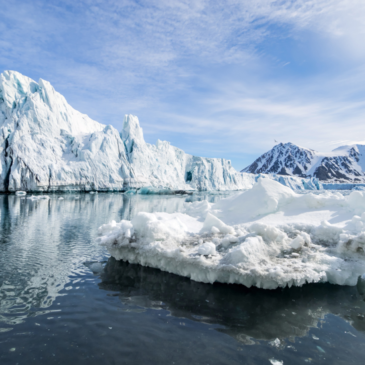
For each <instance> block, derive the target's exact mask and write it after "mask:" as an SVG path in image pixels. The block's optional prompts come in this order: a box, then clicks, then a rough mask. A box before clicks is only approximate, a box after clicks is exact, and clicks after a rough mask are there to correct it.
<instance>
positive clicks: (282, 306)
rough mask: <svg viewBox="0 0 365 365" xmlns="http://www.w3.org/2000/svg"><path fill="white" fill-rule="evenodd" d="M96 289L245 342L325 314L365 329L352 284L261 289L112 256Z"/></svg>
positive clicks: (292, 332) (292, 330)
mask: <svg viewBox="0 0 365 365" xmlns="http://www.w3.org/2000/svg"><path fill="white" fill-rule="evenodd" d="M101 280H102V282H101V283H100V284H99V286H100V288H101V289H105V290H111V291H117V292H119V298H120V300H121V301H122V302H123V304H125V305H127V306H129V307H130V306H138V307H144V308H153V309H166V310H169V311H170V312H171V314H172V315H173V316H175V317H184V318H187V319H190V320H193V321H198V322H204V323H209V324H213V325H216V326H217V330H218V331H221V332H224V333H226V334H228V335H230V336H232V337H234V338H236V339H237V340H239V341H241V342H244V343H246V344H250V343H254V341H256V340H267V341H275V340H276V339H279V341H276V342H277V343H278V342H280V344H281V343H282V342H283V340H288V339H289V340H294V339H295V337H302V336H305V335H307V333H308V331H309V330H310V329H311V328H316V327H317V325H318V322H319V321H320V320H323V319H325V316H326V315H327V314H330V313H332V314H334V315H336V316H340V317H342V318H344V319H346V320H347V321H348V322H349V323H351V325H352V326H353V327H354V328H355V329H356V330H358V331H362V332H365V321H364V320H362V319H361V317H360V316H361V315H363V314H364V313H365V302H364V299H365V293H364V294H361V293H360V292H359V290H358V289H357V287H356V286H355V287H349V286H334V285H330V284H311V285H306V286H303V287H295V288H291V289H288V288H286V289H277V290H273V291H266V290H262V289H257V288H251V289H248V288H245V287H244V286H240V285H225V284H215V285H207V284H203V283H198V282H194V281H190V280H188V279H186V278H183V277H181V276H177V275H172V274H169V273H166V272H161V271H160V270H156V269H151V268H146V267H142V266H140V265H133V264H128V263H126V262H123V261H117V260H115V259H114V258H113V257H111V258H110V259H109V260H108V262H107V264H106V266H105V269H104V272H103V273H102V275H101ZM280 344H279V345H280Z"/></svg>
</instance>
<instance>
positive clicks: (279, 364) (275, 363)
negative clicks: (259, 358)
mask: <svg viewBox="0 0 365 365" xmlns="http://www.w3.org/2000/svg"><path fill="white" fill-rule="evenodd" d="M269 361H270V362H271V364H272V365H283V364H284V362H283V361H280V360H276V359H270V360H269Z"/></svg>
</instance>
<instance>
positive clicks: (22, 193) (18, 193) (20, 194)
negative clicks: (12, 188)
mask: <svg viewBox="0 0 365 365" xmlns="http://www.w3.org/2000/svg"><path fill="white" fill-rule="evenodd" d="M15 195H18V196H24V195H27V192H26V191H21V190H19V191H17V192H16V193H15Z"/></svg>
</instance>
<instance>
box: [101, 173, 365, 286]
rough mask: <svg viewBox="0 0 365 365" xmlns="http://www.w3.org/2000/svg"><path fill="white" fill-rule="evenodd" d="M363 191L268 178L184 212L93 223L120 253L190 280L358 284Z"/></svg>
mask: <svg viewBox="0 0 365 365" xmlns="http://www.w3.org/2000/svg"><path fill="white" fill-rule="evenodd" d="M364 212H365V193H364V192H361V191H353V192H352V193H351V194H350V195H348V196H344V195H342V194H340V193H333V192H324V193H322V194H320V195H315V194H312V193H310V194H304V195H302V194H297V193H295V192H294V191H293V190H291V189H290V188H287V187H285V186H283V185H282V184H280V183H278V182H276V181H273V180H271V179H268V178H260V179H259V180H258V182H257V183H256V184H255V185H254V186H253V187H252V188H251V189H249V190H247V191H245V192H243V193H237V194H235V195H234V196H231V197H229V198H227V199H222V200H220V201H218V202H217V203H215V204H211V203H208V202H207V201H202V202H194V203H186V207H185V212H184V213H173V214H168V213H145V212H140V213H138V214H137V215H135V217H134V218H133V219H132V220H131V221H127V220H122V221H121V222H119V223H117V222H115V221H112V222H111V223H109V224H104V225H103V226H101V227H100V228H99V233H100V235H101V237H100V242H101V243H102V244H104V245H106V246H107V248H108V250H109V251H110V253H111V255H112V256H114V257H115V258H116V259H118V260H126V261H129V262H131V263H139V264H141V265H144V266H149V267H154V268H159V269H161V270H164V271H168V272H170V273H174V274H178V275H182V276H185V277H189V278H191V279H192V280H195V281H200V282H206V283H214V282H222V283H238V284H243V285H245V286H248V287H250V286H257V287H260V288H265V289H274V288H277V287H285V286H292V285H296V286H300V285H303V284H305V283H316V282H330V283H333V284H340V285H356V283H357V281H358V277H359V276H360V275H362V274H363V273H365V255H364V250H365V213H364Z"/></svg>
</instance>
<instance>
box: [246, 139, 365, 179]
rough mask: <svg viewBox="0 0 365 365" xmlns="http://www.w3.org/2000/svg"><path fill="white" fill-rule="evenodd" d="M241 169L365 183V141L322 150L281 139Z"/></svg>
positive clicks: (255, 172)
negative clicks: (330, 149) (284, 141)
mask: <svg viewBox="0 0 365 365" xmlns="http://www.w3.org/2000/svg"><path fill="white" fill-rule="evenodd" d="M241 172H248V173H252V174H260V173H261V174H278V175H290V176H299V177H316V178H318V179H319V180H321V181H326V182H335V183H348V182H353V183H365V145H359V144H354V145H349V146H343V147H339V148H336V149H335V150H333V151H332V152H328V153H321V152H317V151H314V150H311V149H308V148H303V147H299V146H296V145H295V144H293V143H280V144H278V145H276V146H274V147H273V148H272V149H271V150H270V151H268V152H266V153H264V154H263V155H262V156H260V157H259V158H258V159H257V160H255V161H254V162H253V163H252V164H251V165H249V166H247V167H246V168H245V169H243V170H242V171H241Z"/></svg>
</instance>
